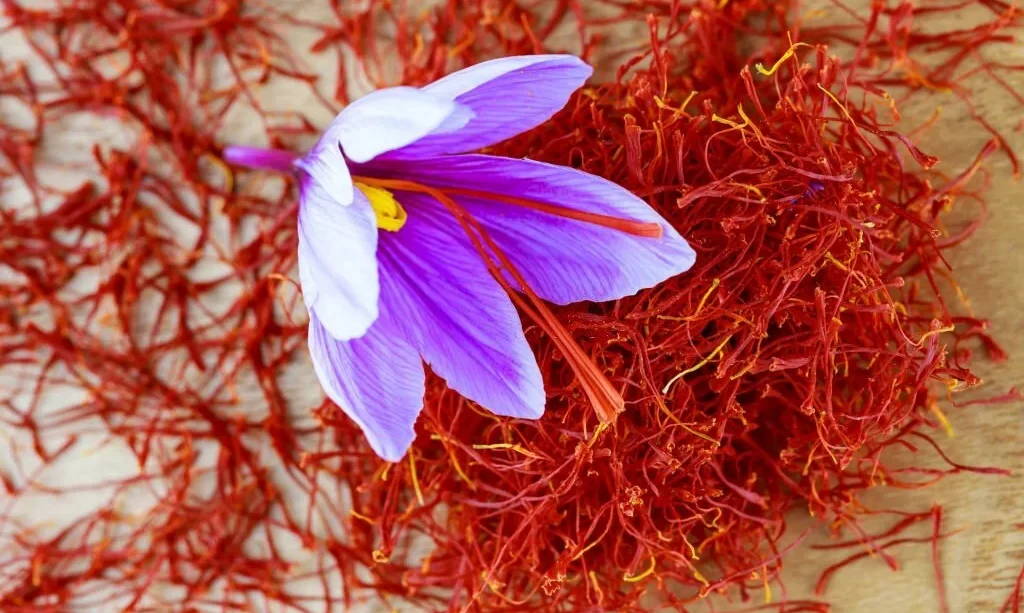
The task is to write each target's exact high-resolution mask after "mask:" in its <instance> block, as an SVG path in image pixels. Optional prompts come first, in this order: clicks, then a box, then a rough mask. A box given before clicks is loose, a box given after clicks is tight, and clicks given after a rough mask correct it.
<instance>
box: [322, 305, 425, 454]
mask: <svg viewBox="0 0 1024 613" xmlns="http://www.w3.org/2000/svg"><path fill="white" fill-rule="evenodd" d="M309 353H310V356H311V357H312V359H313V368H314V370H315V371H316V376H317V378H318V379H319V380H320V385H321V386H322V387H323V389H324V391H325V392H326V393H327V396H328V397H329V398H330V399H331V400H333V401H334V402H335V404H337V405H338V406H339V407H341V410H343V411H344V412H345V413H346V414H347V415H348V416H349V417H351V418H352V420H353V421H355V422H356V423H357V424H359V427H360V428H361V429H362V431H363V433H364V434H365V435H366V439H367V440H368V441H369V442H370V446H371V447H372V448H373V450H374V451H375V452H376V453H377V455H378V456H380V457H382V458H384V459H385V460H388V461H390V462H397V461H399V460H401V459H402V456H404V455H405V452H406V451H407V450H408V449H409V446H410V445H412V442H413V441H414V440H415V439H416V433H415V430H414V425H415V423H416V418H417V416H419V414H420V411H421V410H422V409H423V394H424V377H425V375H424V371H423V362H422V361H421V360H420V356H419V354H418V353H417V352H416V350H415V349H414V348H413V347H411V346H410V345H409V344H408V343H407V342H406V341H405V340H403V339H402V335H401V334H400V333H399V331H398V330H397V329H396V328H395V327H394V325H393V324H392V323H391V320H390V319H388V318H387V317H385V316H382V317H381V318H380V319H378V320H377V322H376V323H374V325H373V326H372V327H371V328H370V330H369V331H367V333H366V335H365V336H363V337H362V338H357V339H353V340H350V341H338V340H335V339H333V338H331V335H330V334H329V333H328V331H327V329H326V328H325V327H324V326H323V325H322V323H321V322H320V321H319V320H318V319H317V317H316V315H315V314H310V318H309Z"/></svg>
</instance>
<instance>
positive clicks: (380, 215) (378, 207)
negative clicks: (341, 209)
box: [355, 182, 409, 232]
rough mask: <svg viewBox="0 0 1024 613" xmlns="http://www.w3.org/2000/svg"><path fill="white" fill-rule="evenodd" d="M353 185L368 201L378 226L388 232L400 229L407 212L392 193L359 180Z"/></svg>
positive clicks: (407, 215)
mask: <svg viewBox="0 0 1024 613" xmlns="http://www.w3.org/2000/svg"><path fill="white" fill-rule="evenodd" d="M355 186H356V189H358V190H359V191H361V192H363V195H364V196H366V199H367V200H369V201H370V206H371V207H372V208H373V213H374V215H376V217H377V227H378V228H380V229H381V230H386V231H388V232H398V231H399V230H401V229H402V226H404V225H405V221H406V220H407V219H408V218H409V214H408V213H406V212H405V207H403V206H402V204H401V203H400V202H398V200H397V199H395V195H394V194H392V193H391V192H389V191H388V190H386V189H384V188H381V187H374V186H372V185H367V184H365V183H361V182H356V183H355Z"/></svg>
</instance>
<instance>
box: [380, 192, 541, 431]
mask: <svg viewBox="0 0 1024 613" xmlns="http://www.w3.org/2000/svg"><path fill="white" fill-rule="evenodd" d="M396 196H397V197H398V200H399V201H400V202H401V203H402V205H403V206H405V208H406V210H407V211H408V212H409V219H408V221H407V222H406V224H405V226H403V227H402V229H401V230H399V231H398V232H386V233H383V236H381V239H380V255H379V258H380V266H381V277H382V281H381V282H382V283H383V284H384V286H385V289H382V290H381V291H382V292H385V291H386V292H387V296H388V298H387V304H388V308H389V309H393V312H394V313H395V316H396V319H397V323H398V325H399V326H400V327H401V329H402V331H403V334H405V336H406V338H407V340H409V342H410V343H411V344H412V345H413V346H415V347H416V348H417V349H419V351H420V354H421V355H422V356H423V359H424V360H426V361H427V363H428V364H430V366H431V368H432V369H433V370H434V372H436V373H437V374H438V375H440V376H441V377H443V378H444V379H445V381H447V382H448V386H449V387H451V388H452V389H454V390H455V391H457V392H459V393H460V394H462V395H463V396H465V397H466V398H469V399H470V400H473V401H475V402H477V403H479V404H480V405H482V406H484V407H485V408H487V409H489V410H490V411H491V412H493V413H497V414H499V415H508V416H514V417H530V418H536V417H540V415H541V414H543V412H544V402H545V394H544V386H543V382H542V380H541V376H540V369H539V368H538V367H537V361H536V358H535V357H534V355H533V353H532V352H531V350H530V347H529V345H528V344H527V342H526V337H525V336H524V335H523V329H522V324H521V323H520V321H519V315H518V314H517V313H516V310H515V308H513V306H512V303H511V301H510V300H509V297H508V295H507V294H506V293H505V291H504V290H502V288H501V286H500V285H498V283H497V281H495V280H494V278H493V277H492V276H491V275H490V273H489V272H488V271H487V268H486V266H485V265H484V263H483V261H482V260H481V258H480V256H479V255H478V254H477V253H476V251H474V250H473V248H472V247H471V246H470V244H469V240H468V239H467V238H466V236H465V235H464V234H463V232H462V229H461V227H460V226H459V225H458V224H457V222H456V221H455V219H454V218H453V216H452V215H451V214H449V213H448V212H447V211H446V210H444V208H443V207H442V206H441V205H440V204H438V203H437V202H434V201H433V200H432V199H430V198H427V197H424V196H422V195H420V194H409V193H399V194H396Z"/></svg>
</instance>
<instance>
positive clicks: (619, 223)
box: [444, 188, 663, 238]
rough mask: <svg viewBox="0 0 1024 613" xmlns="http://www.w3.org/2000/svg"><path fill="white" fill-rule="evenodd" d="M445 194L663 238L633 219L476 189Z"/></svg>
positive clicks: (655, 226)
mask: <svg viewBox="0 0 1024 613" xmlns="http://www.w3.org/2000/svg"><path fill="white" fill-rule="evenodd" d="M444 191H445V193H447V194H451V195H454V196H471V197H474V198H483V199H485V200H494V201H496V202H503V203H505V204H511V205H514V206H521V207H524V208H527V209H532V210H534V211H540V212H542V213H548V214H550V215H555V216H557V217H565V218H566V219H575V220H576V221H582V222H586V223H589V224H594V225H596V226H602V227H604V228H610V229H612V230H618V231H619V232H625V233H626V234H632V235H634V236H643V237H645V238H661V236H662V234H663V230H662V228H661V226H660V225H658V224H656V223H652V222H646V221H633V220H631V219H622V218H621V217H612V216H611V215H602V214H600V213H589V212H587V211H578V210H576V209H570V208H567V207H563V206H558V205H555V204H548V203H546V202H537V201H535V200H528V199H526V198H517V197H515V196H506V195H503V194H491V193H488V192H481V191H477V190H475V189H447V188H446V189H445V190H444Z"/></svg>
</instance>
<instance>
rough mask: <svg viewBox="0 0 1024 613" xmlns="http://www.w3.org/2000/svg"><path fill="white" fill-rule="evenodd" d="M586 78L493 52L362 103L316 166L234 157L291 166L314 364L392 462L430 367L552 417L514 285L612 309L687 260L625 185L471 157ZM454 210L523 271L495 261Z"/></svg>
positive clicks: (309, 157)
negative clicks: (450, 71)
mask: <svg viewBox="0 0 1024 613" xmlns="http://www.w3.org/2000/svg"><path fill="white" fill-rule="evenodd" d="M591 72H592V71H591V68H590V67H589V66H588V65H587V64H585V63H584V62H582V61H581V60H579V59H578V58H575V57H573V56H565V55H534V56H521V57H508V58H502V59H497V60H493V61H489V62H484V63H482V64H478V65H475V66H472V67H470V68H467V69H465V70H461V71H459V72H456V73H454V74H452V75H449V76H447V77H445V78H443V79H441V80H440V81H437V82H435V83H432V84H430V85H428V86H426V87H424V88H422V89H416V88H412V87H393V88H388V89H382V90H379V91H375V92H373V93H371V94H369V95H367V96H365V97H363V98H360V99H358V100H356V101H355V102H353V103H352V104H350V105H349V106H348V107H346V108H345V110H344V111H342V112H341V114H340V115H338V117H337V118H336V119H335V120H334V121H333V122H332V123H331V124H330V125H329V126H328V128H327V130H326V132H325V133H324V134H323V136H322V138H321V139H320V141H319V142H318V143H317V144H316V146H314V147H313V149H312V150H311V151H310V152H309V153H307V154H306V155H305V156H302V157H297V156H294V155H292V154H289V153H286V152H280V151H269V150H260V149H251V148H247V147H230V148H228V149H227V150H226V151H225V157H226V158H227V159H228V160H229V161H231V162H234V163H238V164H242V165H247V166H250V167H257V168H271V169H277V170H287V171H294V172H296V173H297V178H298V182H299V189H300V204H299V221H298V223H299V252H298V258H299V280H300V282H301V285H302V293H303V298H304V300H305V304H306V307H307V309H308V310H309V349H310V354H311V355H312V359H313V365H314V368H315V369H316V374H317V377H318V378H319V381H320V384H321V385H322V386H323V388H324V390H325V391H326V393H327V395H328V396H329V397H330V398H331V399H332V400H333V401H334V402H336V403H337V404H338V406H339V407H341V408H342V409H343V410H344V411H345V412H346V413H347V414H348V415H349V416H350V417H351V418H352V419H353V420H355V421H356V423H358V424H359V426H360V427H361V428H362V430H363V432H364V433H365V434H366V437H367V438H368V440H369V442H370V445H371V446H372V447H373V449H374V451H376V452H377V454H378V455H380V456H381V457H383V458H385V459H387V460H391V461H397V460H399V459H401V457H402V456H403V455H404V454H405V452H406V450H407V449H408V448H409V446H410V445H411V444H412V441H413V439H414V438H415V435H414V431H413V426H414V423H415V421H416V418H417V415H418V414H419V412H420V411H421V410H422V408H423V395H424V376H425V375H424V367H423V362H424V361H426V363H427V364H429V365H430V367H431V368H432V369H433V371H434V372H435V373H437V374H438V375H440V376H441V377H442V378H444V379H445V381H446V382H447V383H448V386H449V387H450V388H451V389H453V390H455V391H457V392H459V393H460V394H462V395H463V396H464V397H466V398H468V399H470V400H473V401H475V402H477V403H479V404H480V405H481V406H483V407H485V408H487V409H488V410H490V411H491V412H493V413H496V414H498V415H505V416H512V417H521V418H537V417H540V416H541V414H542V413H543V412H544V404H545V394H544V388H543V383H542V381H541V374H540V371H539V369H538V367H537V362H536V359H535V357H534V356H533V354H532V352H531V350H530V347H529V346H528V344H527V342H526V338H525V336H524V334H523V329H522V325H521V323H520V321H519V316H518V314H517V312H516V309H515V308H514V306H513V303H512V302H511V300H510V294H509V293H508V292H507V291H506V289H505V288H509V287H512V288H516V289H519V290H528V291H529V292H531V295H535V296H539V297H540V298H542V299H544V300H548V301H550V302H554V303H557V304H567V303H570V302H575V301H580V300H593V301H604V300H612V299H616V298H620V297H623V296H628V295H631V294H634V293H636V292H637V291H639V290H640V289H643V288H647V287H651V286H653V285H655V284H657V283H659V282H661V281H663V280H665V279H667V278H669V277H672V276H674V275H676V274H678V273H680V272H682V271H685V270H687V269H688V268H689V267H690V266H691V265H692V264H693V261H694V253H693V251H692V250H691V249H690V247H689V246H688V245H687V243H686V241H684V240H683V239H682V238H681V237H680V236H679V234H678V233H677V232H676V231H675V230H674V229H673V228H672V227H671V226H670V225H669V224H668V223H667V222H666V221H665V220H664V219H662V218H661V217H660V216H659V215H658V214H657V213H655V212H654V210H653V209H651V208H650V207H649V206H648V205H647V204H646V203H644V202H643V201H642V200H640V199H639V198H637V197H636V196H634V195H633V194H631V193H630V192H628V191H626V190H625V189H623V188H622V187H620V186H618V185H615V184H614V183H611V182H609V181H606V180H604V179H601V178H598V177H595V176H592V175H589V174H587V173H584V172H580V171H578V170H574V169H571V168H566V167H561V166H553V165H550V164H543V163H540V162H534V161H530V160H521V159H509V158H502V157H493V156H488V155H480V154H474V153H468V152H472V151H476V150H479V149H481V148H484V147H488V146H490V145H494V144H496V143H498V142H501V141H503V140H505V139H507V138H509V137H512V136H515V135H517V134H519V133H521V132H524V131H526V130H529V129H530V128H533V127H535V126H537V125H539V124H541V123H543V122H544V121H546V120H547V119H549V118H550V117H551V116H552V115H554V114H555V113H556V112H557V111H558V110H560V109H561V108H562V107H563V106H564V105H565V103H566V101H567V100H568V99H569V96H570V95H571V94H572V92H573V91H575V90H576V89H577V88H578V87H580V86H581V85H582V84H583V83H584V81H586V79H587V78H588V77H589V76H590V74H591ZM453 205H454V206H457V207H458V209H459V210H460V211H461V212H462V213H463V214H465V216H464V217H461V219H465V218H470V219H472V220H473V222H474V223H475V224H477V227H479V228H480V229H481V230H482V231H483V232H485V233H486V235H487V236H488V237H489V240H490V244H491V248H493V249H494V250H495V251H497V252H500V253H501V254H502V257H503V258H504V259H505V261H506V263H507V264H508V265H509V266H510V267H511V268H512V269H513V270H516V271H518V274H519V276H518V277H515V276H514V275H511V274H510V273H509V272H508V268H507V267H506V268H505V269H502V271H501V272H497V269H496V268H495V266H494V265H493V264H490V265H489V264H488V262H487V261H486V260H487V258H486V257H484V254H482V252H481V251H482V249H481V245H480V243H479V242H477V243H474V241H473V240H472V239H471V233H470V232H468V231H467V229H466V228H465V226H464V225H462V224H460V221H459V219H460V216H459V215H457V214H456V212H453V209H452V207H453ZM610 220H612V221H614V220H624V223H625V224H626V225H627V226H628V225H629V224H633V225H634V226H637V227H641V228H643V227H646V228H648V229H649V228H654V230H655V231H654V232H646V233H645V232H629V231H623V230H622V229H621V228H618V227H617V226H616V224H614V223H611V221H610ZM638 234H639V235H638ZM501 275H505V278H504V279H500V278H499V277H500V276H501ZM524 286H525V287H524ZM595 370H596V369H595Z"/></svg>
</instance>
